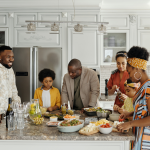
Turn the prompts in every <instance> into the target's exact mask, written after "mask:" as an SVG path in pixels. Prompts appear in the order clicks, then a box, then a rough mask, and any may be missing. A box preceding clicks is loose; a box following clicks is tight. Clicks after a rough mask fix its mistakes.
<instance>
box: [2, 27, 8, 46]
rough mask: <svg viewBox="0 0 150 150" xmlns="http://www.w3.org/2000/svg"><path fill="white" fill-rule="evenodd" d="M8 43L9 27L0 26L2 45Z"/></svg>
mask: <svg viewBox="0 0 150 150" xmlns="http://www.w3.org/2000/svg"><path fill="white" fill-rule="evenodd" d="M1 45H8V28H0V46H1Z"/></svg>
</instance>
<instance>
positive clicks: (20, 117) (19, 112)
mask: <svg viewBox="0 0 150 150" xmlns="http://www.w3.org/2000/svg"><path fill="white" fill-rule="evenodd" d="M23 128H24V108H23V105H22V104H19V105H18V107H17V129H23Z"/></svg>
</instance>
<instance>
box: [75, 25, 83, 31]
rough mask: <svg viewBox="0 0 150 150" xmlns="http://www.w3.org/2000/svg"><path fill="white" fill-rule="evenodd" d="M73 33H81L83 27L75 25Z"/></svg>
mask: <svg viewBox="0 0 150 150" xmlns="http://www.w3.org/2000/svg"><path fill="white" fill-rule="evenodd" d="M74 31H75V32H82V31H83V26H82V25H80V24H77V25H75V26H74Z"/></svg>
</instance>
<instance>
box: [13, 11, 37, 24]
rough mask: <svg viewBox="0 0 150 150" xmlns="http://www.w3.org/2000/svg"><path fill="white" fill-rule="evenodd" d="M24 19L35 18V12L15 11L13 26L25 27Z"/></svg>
mask: <svg viewBox="0 0 150 150" xmlns="http://www.w3.org/2000/svg"><path fill="white" fill-rule="evenodd" d="M26 20H37V13H15V22H14V23H15V24H14V26H15V27H27V24H28V23H26V22H25V21H26Z"/></svg>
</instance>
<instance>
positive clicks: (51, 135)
mask: <svg viewBox="0 0 150 150" xmlns="http://www.w3.org/2000/svg"><path fill="white" fill-rule="evenodd" d="M85 117H86V116H85V115H82V116H81V119H84V118H85ZM88 117H89V116H88ZM48 121H49V119H47V118H44V123H43V124H42V125H39V126H36V125H34V124H32V122H31V121H30V120H29V123H28V124H26V126H25V128H24V129H22V130H18V129H15V130H14V131H8V130H7V129H6V125H5V120H2V123H1V124H0V140H55V141H56V140H73V141H129V140H134V139H135V138H134V135H133V133H132V131H129V133H125V134H123V133H116V132H112V133H110V134H108V135H105V134H101V133H96V134H93V135H90V136H84V135H81V134H79V133H78V132H74V133H62V132H59V131H58V129H57V127H48V126H46V122H48Z"/></svg>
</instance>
